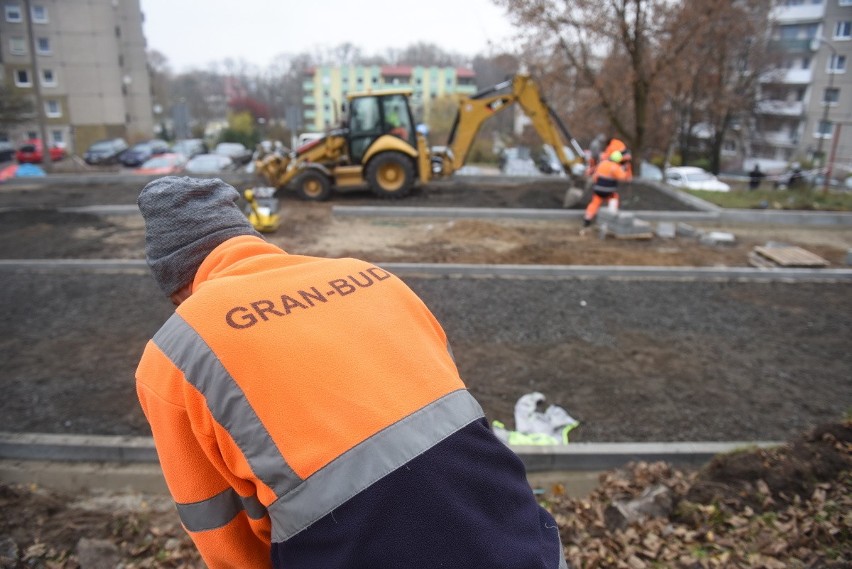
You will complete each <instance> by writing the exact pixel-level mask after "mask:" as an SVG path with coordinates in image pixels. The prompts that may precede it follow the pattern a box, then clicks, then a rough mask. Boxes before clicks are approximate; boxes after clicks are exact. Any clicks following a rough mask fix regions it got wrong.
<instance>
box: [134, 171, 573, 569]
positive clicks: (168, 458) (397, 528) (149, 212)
mask: <svg viewBox="0 0 852 569" xmlns="http://www.w3.org/2000/svg"><path fill="white" fill-rule="evenodd" d="M238 197H239V194H238V193H237V191H236V190H235V189H234V188H233V187H231V186H229V185H228V184H226V183H224V182H222V181H221V180H218V179H203V180H201V179H192V178H185V177H184V178H179V177H173V176H171V177H165V178H160V179H158V180H155V181H153V182H151V183H149V184H148V185H146V186H145V188H144V189H143V190H142V192H141V193H140V195H139V199H138V205H139V209H140V211H141V212H142V215H143V217H144V219H145V232H146V233H145V243H146V258H147V262H148V265H149V267H150V268H151V272H152V274H153V276H154V279H155V281H156V282H157V283H158V285H159V286H160V288H161V289H162V291H163V292H164V293H165V294H166V295H167V296H168V297H169V298H171V300H172V302H173V303H174V304H175V305H176V306H177V308H176V310H175V313H174V314H173V315H172V316H171V317H170V318H169V319H168V321H166V323H165V324H164V325H163V327H162V328H161V329H160V330H159V331H158V332H157V333H156V334H155V335H154V337H153V338H152V339H151V340H150V341H149V342H148V344H147V346H146V347H145V351H144V354H143V355H142V359H141V361H140V363H139V367H138V369H137V373H136V378H137V393H138V396H139V400H140V403H141V405H142V409H143V410H144V412H145V416H146V417H147V419H148V421H149V423H150V425H151V431H152V433H153V436H154V442H155V444H156V447H157V452H158V455H159V458H160V464H161V466H162V469H163V473H164V474H165V478H166V482H167V484H168V487H169V490H170V492H171V494H172V496H173V498H174V500H175V501H176V503H177V510H178V513H179V515H180V519H181V521H182V523H183V526H184V528H185V529H186V531H187V532H188V534H189V535H190V536H191V538H192V539H193V541H194V542H195V544H196V546H197V547H198V549H199V551H200V552H201V555H202V557H203V558H204V561H205V562H206V564H207V566H209V567H211V569H217V568H224V567H241V568H249V567H250V568H252V569H254V568H263V567H281V568H286V569H316V568H317V567H322V568H323V569H335V568H341V569H342V568H352V567H388V568H390V567H400V568H403V567H404V568H420V567H441V566H443V567H465V568H474V567H481V568H486V567H488V568H493V567H501V568H517V569H521V568H523V569H532V568H542V569H545V568H547V569H557V568H567V564H566V562H565V559H564V555H563V551H562V546H561V544H560V540H559V530H558V528H557V526H556V523H555V522H554V520H553V518H552V517H551V516H550V514H548V513H547V511H545V510H544V509H543V508H541V507H540V506H539V505H538V503H537V502H536V499H535V497H534V495H533V492H532V490H531V488H530V486H529V484H528V482H527V480H526V475H525V470H524V466H523V463H522V462H521V461H520V459H519V458H518V457H517V456H516V455H515V454H514V453H513V452H512V451H511V450H510V449H509V448H508V447H507V446H506V445H504V444H503V443H502V442H500V441H499V440H498V439H497V437H496V436H495V434H494V433H493V432H492V431H491V430H490V428H489V426H488V424H487V423H486V421H485V418H484V416H483V412H482V409H481V408H480V406H479V404H478V403H477V402H476V401H475V400H474V398H473V397H472V396H471V394H470V393H469V392H468V391H467V389H466V388H465V386H464V383H463V382H462V379H461V378H460V377H459V373H458V370H457V368H456V365H455V362H454V360H453V355H452V352H451V350H450V349H449V343H448V340H447V336H446V334H445V332H444V330H443V329H442V328H441V326H440V324H439V323H438V322H437V321H436V320H435V318H434V316H433V315H432V314H431V312H430V311H429V310H428V308H427V307H426V306H425V305H424V303H423V302H422V301H421V300H420V299H419V298H418V297H417V296H416V295H415V294H414V292H412V291H411V289H409V288H408V287H407V286H406V285H405V284H404V283H403V282H402V280H400V279H399V278H397V277H396V276H394V275H393V274H391V273H389V272H388V271H386V270H384V269H382V268H379V267H378V266H376V265H373V264H371V263H368V262H365V261H361V260H357V259H326V258H318V257H308V256H301V255H291V254H288V253H286V252H285V251H284V250H282V249H280V248H279V247H277V246H275V245H273V244H271V243H269V242H267V241H266V240H264V239H263V238H262V237H261V235H260V234H258V233H257V232H256V231H255V230H254V229H253V228H252V226H251V225H250V224H249V222H248V220H247V219H246V217H245V216H244V215H243V213H242V212H241V211H240V209H239V208H238V207H237V205H236V203H235V202H236V200H237V199H238Z"/></svg>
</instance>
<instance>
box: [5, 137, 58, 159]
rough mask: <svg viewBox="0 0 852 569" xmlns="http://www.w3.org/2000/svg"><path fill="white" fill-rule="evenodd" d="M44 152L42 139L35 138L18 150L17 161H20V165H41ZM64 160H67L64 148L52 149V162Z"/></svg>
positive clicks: (55, 147)
mask: <svg viewBox="0 0 852 569" xmlns="http://www.w3.org/2000/svg"><path fill="white" fill-rule="evenodd" d="M42 152H44V147H43V146H42V144H41V139H38V138H34V139H32V140H28V141H26V142H25V143H24V144H22V145H21V146H20V147H19V148H18V151H17V152H16V153H15V160H17V161H18V164H25V163H30V164H40V163H41V162H42V160H43V159H44V156H43V155H42ZM63 158H65V149H64V148H60V147H58V146H52V147H51V148H50V159H51V161H53V162H59V161H60V160H62V159H63Z"/></svg>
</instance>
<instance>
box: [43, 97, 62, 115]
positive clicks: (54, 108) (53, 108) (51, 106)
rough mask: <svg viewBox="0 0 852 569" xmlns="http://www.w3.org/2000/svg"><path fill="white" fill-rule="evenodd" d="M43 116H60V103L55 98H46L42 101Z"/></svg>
mask: <svg viewBox="0 0 852 569" xmlns="http://www.w3.org/2000/svg"><path fill="white" fill-rule="evenodd" d="M44 116H46V117H48V118H51V119H58V118H59V117H61V116H62V104H61V103H60V102H59V101H58V100H56V99H48V100H46V101H45V102H44Z"/></svg>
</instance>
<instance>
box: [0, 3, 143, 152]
mask: <svg viewBox="0 0 852 569" xmlns="http://www.w3.org/2000/svg"><path fill="white" fill-rule="evenodd" d="M139 2H140V0H0V6H2V8H0V9H2V13H0V69H2V75H0V76H2V81H3V83H4V85H5V87H6V89H7V92H10V93H17V94H20V95H24V96H27V97H33V99H34V98H35V86H36V82H38V86H39V87H40V90H41V96H42V100H43V105H44V109H43V112H44V117H45V124H46V127H47V128H46V130H47V136H48V138H49V140H50V142H51V143H59V144H64V145H65V146H66V148H67V150H68V152H69V153H76V154H80V153H82V152H84V151H85V150H86V148H87V147H88V146H89V145H90V144H91V143H92V142H94V141H95V140H98V139H102V138H111V137H123V138H126V139H128V140H130V141H133V140H136V139H142V138H150V137H151V136H152V132H153V126H154V121H153V113H152V102H151V82H150V76H149V73H148V63H147V57H146V53H145V37H144V35H143V31H142V22H143V14H142V11H141V7H140V3H139ZM27 6H29V10H27ZM28 12H29V13H28ZM28 18H31V21H30V22H28V21H27V19H28ZM30 27H31V28H32V35H33V37H32V38H30V36H29V33H28V29H29V28H30ZM31 47H34V48H35V49H34V52H35V53H33V50H32V49H31ZM27 138H40V128H39V124H38V121H37V120H36V119H35V118H34V119H33V120H31V121H28V122H25V123H21V124H0V139H3V140H8V141H11V142H14V143H16V144H18V143H20V142H22V141H23V140H26V139H27Z"/></svg>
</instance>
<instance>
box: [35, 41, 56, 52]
mask: <svg viewBox="0 0 852 569" xmlns="http://www.w3.org/2000/svg"><path fill="white" fill-rule="evenodd" d="M42 40H44V41H46V42H47V49H42V48H41V42H42ZM36 53H37V54H39V55H50V54H51V53H53V48H52V47H51V45H50V38H47V37H39V38H36Z"/></svg>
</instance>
